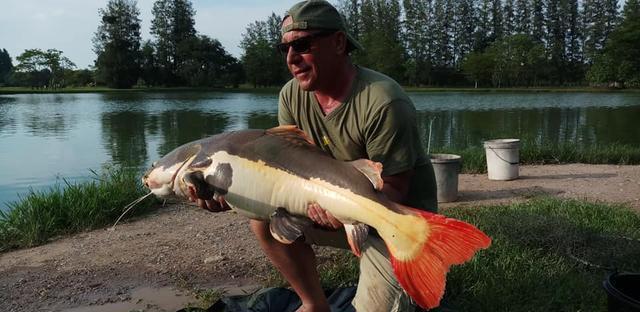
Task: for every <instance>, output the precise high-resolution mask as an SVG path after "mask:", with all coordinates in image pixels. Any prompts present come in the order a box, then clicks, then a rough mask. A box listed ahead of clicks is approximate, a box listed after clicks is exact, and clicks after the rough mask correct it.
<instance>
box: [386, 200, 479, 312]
mask: <svg viewBox="0 0 640 312" xmlns="http://www.w3.org/2000/svg"><path fill="white" fill-rule="evenodd" d="M398 206H400V208H399V209H401V210H404V211H405V213H406V214H413V215H416V216H419V217H420V218H421V219H422V220H423V222H426V225H427V232H426V233H425V234H426V240H425V241H423V242H422V243H421V246H419V249H418V250H417V251H416V252H415V253H414V254H413V255H410V256H409V255H401V256H400V257H397V255H394V250H397V251H400V250H398V248H397V246H398V245H403V243H405V242H407V240H409V241H415V238H412V237H404V238H401V237H400V236H401V235H393V234H391V235H390V233H384V234H383V233H382V232H379V233H380V235H381V237H382V239H383V240H384V241H385V243H386V244H387V247H388V248H389V253H390V259H391V265H392V267H393V271H394V272H395V275H396V277H397V279H398V283H399V284H400V285H401V286H402V288H403V289H404V290H405V291H406V292H407V294H409V296H411V298H413V300H414V301H415V302H416V303H417V304H418V305H419V306H421V307H423V308H427V309H431V308H434V307H437V306H438V305H439V304H440V299H441V298H442V296H443V295H444V290H445V281H446V275H447V273H448V272H449V268H450V267H451V265H454V264H462V263H464V262H466V261H469V260H470V259H471V258H472V257H473V255H474V254H475V253H476V252H477V251H478V250H480V249H485V248H487V247H489V245H491V238H489V237H488V236H487V235H486V234H485V233H483V232H482V231H481V230H479V229H478V228H476V227H475V226H473V225H471V224H469V223H466V222H463V221H460V220H456V219H452V218H447V217H445V216H443V215H439V214H434V213H430V212H427V211H422V210H418V209H414V208H409V207H406V206H401V205H398ZM397 240H403V241H405V242H402V241H397ZM394 245H395V246H394ZM405 246H406V245H405Z"/></svg>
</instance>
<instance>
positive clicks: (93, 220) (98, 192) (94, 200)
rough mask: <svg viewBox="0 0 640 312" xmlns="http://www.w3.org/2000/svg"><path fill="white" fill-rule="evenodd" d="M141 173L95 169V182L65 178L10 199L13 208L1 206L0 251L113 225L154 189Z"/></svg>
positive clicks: (145, 204) (145, 207)
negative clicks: (143, 181) (127, 208)
mask: <svg viewBox="0 0 640 312" xmlns="http://www.w3.org/2000/svg"><path fill="white" fill-rule="evenodd" d="M139 176H140V174H139V173H138V172H135V171H132V170H125V169H121V168H112V169H107V170H105V171H104V172H102V173H100V174H98V173H94V177H93V180H92V181H89V182H83V183H66V182H65V184H64V185H57V186H54V187H52V188H51V189H50V190H49V191H42V192H35V191H32V192H30V193H29V194H27V195H26V196H25V197H24V198H22V199H21V200H19V201H17V202H12V203H9V211H6V212H5V211H2V210H0V251H3V250H8V249H13V248H24V247H32V246H37V245H41V244H44V243H46V242H47V241H49V240H50V239H51V238H53V237H56V236H60V235H68V234H73V233H78V232H82V231H87V230H91V229H96V228H100V227H105V226H108V225H112V224H113V223H114V222H115V220H116V219H117V218H118V216H120V214H121V213H122V212H123V208H124V207H125V206H127V204H129V203H131V202H133V201H134V200H136V199H138V198H140V197H141V196H143V195H145V194H146V193H148V191H146V190H145V189H144V188H143V186H142V184H141V183H140V179H139ZM158 203H159V202H158V200H157V199H156V198H155V197H153V196H151V198H147V199H145V200H144V201H142V202H141V203H139V204H138V205H137V206H136V207H135V208H134V209H132V210H131V211H130V212H129V213H127V215H126V216H125V218H130V217H132V216H135V215H140V214H143V213H145V212H148V211H149V210H151V209H152V208H153V207H154V206H157V204H158Z"/></svg>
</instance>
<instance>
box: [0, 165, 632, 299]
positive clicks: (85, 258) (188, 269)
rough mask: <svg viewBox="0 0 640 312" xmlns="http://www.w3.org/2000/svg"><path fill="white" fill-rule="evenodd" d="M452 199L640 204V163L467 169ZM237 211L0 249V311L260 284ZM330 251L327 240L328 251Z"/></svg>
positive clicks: (169, 213) (174, 216)
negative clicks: (507, 171)
mask: <svg viewBox="0 0 640 312" xmlns="http://www.w3.org/2000/svg"><path fill="white" fill-rule="evenodd" d="M459 190H460V191H459V195H460V198H459V200H458V201H457V202H455V203H448V204H443V205H442V207H446V208H451V207H455V206H459V205H465V206H473V205H486V204H493V203H508V202H513V201H519V200H525V199H527V198H530V197H532V196H535V195H539V194H543V193H544V194H551V195H554V196H560V197H569V198H577V199H587V200H592V201H604V202H613V203H623V204H626V205H628V206H630V207H632V208H634V209H636V210H637V211H639V212H640V166H609V165H583V164H572V165H557V166H556V165H553V166H523V167H521V178H520V179H517V180H514V181H489V180H488V179H487V178H486V175H461V176H460V186H459ZM247 223H248V222H247V220H245V219H244V218H242V217H240V216H238V215H236V214H234V213H229V212H226V213H218V214H213V213H209V212H206V211H203V210H200V209H197V208H194V207H193V206H184V205H178V204H174V205H168V206H167V207H166V208H165V209H162V210H160V211H158V212H156V213H154V214H152V215H150V216H146V217H145V218H142V219H138V220H132V221H129V222H128V223H124V224H121V225H118V227H117V228H116V229H115V230H108V229H102V230H96V231H92V232H88V233H82V234H78V235H74V236H72V237H67V238H61V239H57V240H54V241H52V242H51V243H49V244H47V245H44V246H40V247H36V248H31V249H25V250H17V251H12V252H6V253H3V254H0V311H67V310H70V311H93V312H96V311H130V310H134V309H144V311H175V310H176V309H177V308H179V307H184V306H185V304H186V303H187V302H189V301H191V302H195V300H196V299H194V298H193V297H191V296H190V295H189V293H188V292H185V291H184V290H187V289H193V288H197V287H200V288H210V287H218V286H226V287H231V288H236V287H238V286H247V285H249V286H250V285H256V284H257V283H259V281H260V280H261V279H263V278H264V277H265V275H266V274H268V272H269V264H268V262H267V260H266V259H265V258H264V256H263V255H262V253H261V251H260V249H259V247H258V245H257V243H256V241H255V240H254V239H253V237H252V235H251V233H250V232H249V229H248V227H247ZM331 252H332V251H330V250H326V249H323V250H322V253H321V261H322V259H326V257H328V256H329V255H330V253H331Z"/></svg>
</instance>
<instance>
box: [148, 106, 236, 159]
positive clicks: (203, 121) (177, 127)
mask: <svg viewBox="0 0 640 312" xmlns="http://www.w3.org/2000/svg"><path fill="white" fill-rule="evenodd" d="M153 120H154V122H155V123H156V124H152V123H151V122H150V123H148V124H147V127H148V128H149V129H155V130H157V129H160V132H161V133H162V138H163V139H164V142H163V143H162V144H160V146H159V147H158V153H159V154H160V155H164V154H166V153H168V152H170V151H172V150H173V149H174V148H176V147H178V146H180V145H182V144H184V143H187V142H190V141H193V140H196V139H200V138H203V137H206V136H210V135H214V134H217V133H220V132H222V131H224V129H225V128H226V127H227V126H228V125H229V122H230V118H229V116H228V115H227V114H224V113H208V112H202V111H195V110H172V111H165V112H162V113H161V114H160V115H159V116H158V117H157V118H154V119H153Z"/></svg>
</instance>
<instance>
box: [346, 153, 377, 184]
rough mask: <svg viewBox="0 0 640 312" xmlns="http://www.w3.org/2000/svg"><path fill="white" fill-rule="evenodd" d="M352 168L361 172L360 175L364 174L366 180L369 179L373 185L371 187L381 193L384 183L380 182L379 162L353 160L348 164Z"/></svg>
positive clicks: (363, 159)
mask: <svg viewBox="0 0 640 312" xmlns="http://www.w3.org/2000/svg"><path fill="white" fill-rule="evenodd" d="M349 163H350V164H351V165H352V166H354V167H355V168H356V169H358V171H360V172H362V174H364V175H365V176H366V177H367V179H369V181H371V184H373V187H374V188H375V189H376V190H378V191H382V186H383V185H384V181H383V180H382V164H381V163H379V162H375V161H373V160H369V159H365V158H362V159H358V160H354V161H351V162H349Z"/></svg>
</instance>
